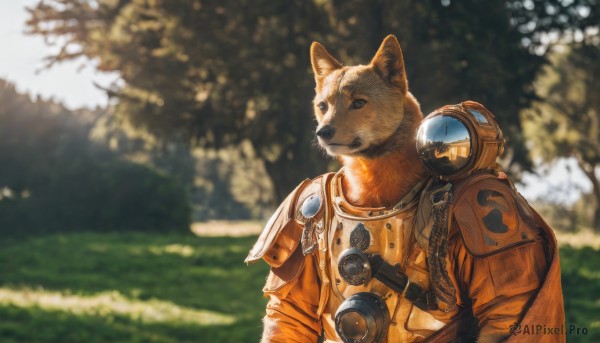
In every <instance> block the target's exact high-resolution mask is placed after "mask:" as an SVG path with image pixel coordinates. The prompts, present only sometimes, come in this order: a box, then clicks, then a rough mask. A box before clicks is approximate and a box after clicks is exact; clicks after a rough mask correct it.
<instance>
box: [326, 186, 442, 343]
mask: <svg viewBox="0 0 600 343" xmlns="http://www.w3.org/2000/svg"><path fill="white" fill-rule="evenodd" d="M335 180H336V178H335V177H334V179H333V180H332V185H331V186H332V190H331V193H330V194H331V195H332V198H333V199H331V200H332V202H333V203H334V204H333V209H334V210H333V211H332V212H333V215H332V216H331V217H330V223H329V225H326V226H327V227H328V230H325V232H323V235H327V237H323V238H324V239H323V241H326V242H327V243H328V244H327V247H326V250H327V251H328V254H326V255H321V257H320V259H323V258H325V260H324V261H323V260H321V261H319V262H320V264H324V265H326V266H327V268H324V269H323V270H322V272H323V273H325V274H326V275H323V278H324V279H327V280H328V281H329V294H328V300H327V304H326V306H325V308H324V311H323V319H324V320H323V327H324V330H325V335H326V337H327V338H328V340H329V341H330V342H337V341H339V338H338V337H337V334H336V332H335V324H334V316H335V313H336V311H337V309H338V308H339V307H340V305H341V304H342V302H343V301H344V300H345V299H347V298H349V297H350V296H352V295H354V294H356V293H359V292H371V293H374V294H376V295H378V296H379V297H381V298H382V299H383V300H384V301H385V303H386V305H387V308H388V310H389V312H390V318H391V324H390V326H389V330H388V333H387V341H388V342H400V341H402V342H418V341H421V340H424V339H425V338H426V337H429V336H431V335H432V334H433V333H435V332H436V331H438V330H440V329H441V328H443V327H444V326H445V325H446V324H445V323H447V322H449V320H450V318H452V316H453V315H454V314H452V313H444V312H441V311H423V310H420V309H419V308H417V307H416V306H413V304H412V303H411V302H410V301H408V300H407V299H406V298H404V297H403V296H402V295H400V294H398V293H396V292H395V291H393V290H391V289H390V288H389V287H387V286H386V285H385V284H383V283H382V282H380V281H379V280H377V279H374V278H371V277H370V274H368V266H367V274H368V275H367V276H366V277H365V276H364V275H361V273H363V274H364V268H362V267H364V266H361V265H359V266H357V268H353V267H351V268H342V273H340V268H339V265H338V264H339V262H340V257H342V256H345V253H347V252H348V251H349V250H350V249H354V251H356V249H358V250H360V251H362V252H363V253H364V254H365V255H367V256H371V255H373V254H378V255H380V256H381V258H382V259H383V260H384V261H385V262H387V263H388V264H389V265H391V266H393V267H394V268H396V269H397V270H398V271H400V272H403V273H405V274H406V275H407V276H408V277H409V279H410V282H411V283H416V284H418V285H419V286H421V287H422V288H424V289H428V287H429V275H428V272H427V260H426V254H425V252H424V251H423V250H422V249H421V248H420V247H419V246H418V245H417V244H416V242H415V240H414V238H413V223H414V219H415V214H416V209H417V201H416V200H415V201H411V202H410V203H408V204H407V205H404V206H402V207H401V208H395V209H374V208H357V207H353V206H351V205H350V204H348V202H347V201H346V200H345V199H344V197H343V195H342V194H341V193H340V192H339V191H338V189H340V188H338V187H339V184H336V182H335ZM323 248H325V247H323ZM352 273H356V274H357V275H355V276H356V277H355V278H353V275H351V274H352ZM347 274H350V275H347ZM348 281H350V282H348Z"/></svg>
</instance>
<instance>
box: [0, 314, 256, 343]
mask: <svg viewBox="0 0 600 343" xmlns="http://www.w3.org/2000/svg"><path fill="white" fill-rule="evenodd" d="M0 317H1V318H2V322H1V323H0V338H1V340H2V342H3V343H23V342H28V343H37V342H39V343H42V342H44V343H46V342H61V343H81V342H86V343H94V342H153V343H180V342H231V343H238V342H258V340H259V338H258V333H257V329H258V328H257V327H256V325H254V324H255V321H254V320H244V321H241V322H237V323H235V324H232V325H223V326H221V325H213V326H195V325H185V324H169V325H166V324H146V323H141V322H137V321H133V320H131V319H129V318H125V317H119V316H115V317H110V318H105V317H96V316H87V315H74V314H69V313H65V312H60V311H43V310H41V309H39V308H35V307H34V308H28V309H23V308H17V307H12V306H8V307H0Z"/></svg>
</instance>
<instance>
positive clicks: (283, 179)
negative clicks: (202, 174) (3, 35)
mask: <svg viewBox="0 0 600 343" xmlns="http://www.w3.org/2000/svg"><path fill="white" fill-rule="evenodd" d="M593 6H595V1H592V0H574V1H558V0H548V1H534V0H526V1H500V0H493V1H475V0H466V1H450V0H442V1H440V0H426V1H417V0H403V1H391V0H378V1H362V0H350V1H339V0H319V1H316V0H315V1H302V0H293V1H267V0H253V1H250V0H242V1H233V0H224V1H218V2H216V1H201V0H185V1H167V0H52V1H42V2H40V3H39V4H38V5H36V6H33V7H32V8H30V9H29V11H30V19H29V21H28V29H29V32H30V33H31V34H37V35H41V36H44V37H45V38H47V39H49V40H51V41H55V42H56V43H58V44H59V46H60V47H61V49H60V51H59V52H58V53H57V54H55V55H53V56H49V57H48V63H49V65H52V64H53V63H58V62H62V61H66V60H72V59H76V58H79V57H82V56H83V57H85V58H88V59H91V60H95V61H97V68H98V69H99V70H103V71H118V72H119V73H120V76H121V81H122V82H117V83H115V84H113V85H111V86H109V87H106V90H107V92H108V93H109V94H110V95H111V96H114V97H116V98H117V99H118V101H117V105H116V111H117V113H118V114H119V115H120V116H122V117H123V118H127V120H129V121H131V122H132V123H133V124H134V125H135V126H136V127H139V128H141V129H144V130H146V131H148V132H149V133H151V134H152V135H155V136H156V137H159V138H160V139H164V140H178V141H183V142H185V143H186V144H194V145H198V146H203V147H210V148H220V147H225V146H232V145H237V144H240V143H241V142H244V141H250V142H251V144H252V146H253V149H254V151H255V152H256V155H257V156H258V158H260V159H261V160H263V161H264V163H265V167H266V170H267V172H268V174H269V176H270V177H271V179H272V181H273V183H274V186H275V187H274V189H275V191H276V198H277V199H278V200H281V199H282V198H283V197H284V196H285V195H286V194H287V192H288V191H289V190H290V189H291V188H292V187H294V186H295V185H296V184H297V183H298V182H299V181H300V180H301V179H303V178H306V177H309V176H314V175H315V174H317V173H320V172H322V171H324V170H325V169H326V168H327V163H326V162H325V161H324V157H323V154H322V153H321V152H319V151H318V150H317V149H314V148H313V147H312V146H313V144H312V142H313V140H314V135H313V131H314V128H315V121H314V119H313V115H312V113H311V112H312V109H311V108H312V106H311V100H312V97H313V87H314V85H313V77H312V76H311V74H310V67H309V58H308V50H309V45H310V43H311V42H312V41H313V40H317V41H320V42H321V43H323V44H325V45H326V46H327V47H328V48H329V49H330V51H331V52H333V53H334V55H336V56H338V57H339V58H340V60H341V61H343V62H344V63H347V64H353V63H366V62H367V61H368V59H369V58H370V57H371V55H372V54H373V53H374V52H375V50H376V48H377V46H378V44H379V43H380V42H381V39H382V38H383V37H385V36H386V35H387V34H390V33H392V34H395V35H397V37H398V38H399V40H400V42H401V44H402V46H403V49H404V55H405V59H406V65H407V73H408V77H409V84H410V88H411V90H412V92H413V93H414V94H415V95H416V97H417V99H418V100H419V101H420V102H421V104H422V107H423V110H424V112H425V114H426V113H427V112H429V111H431V110H433V109H435V108H436V107H439V106H441V105H444V104H448V103H458V102H460V101H463V100H466V99H472V100H476V101H479V102H481V103H483V104H485V105H486V106H487V107H488V108H489V109H490V110H491V111H492V112H493V113H495V114H496V115H497V116H498V118H499V121H500V122H501V124H502V125H503V127H504V128H505V131H506V133H507V134H506V135H507V136H508V137H509V147H510V149H509V150H510V151H512V154H511V157H512V158H510V162H511V163H512V165H513V166H515V169H529V168H530V167H531V163H530V160H529V157H528V154H527V150H526V146H525V144H524V138H523V136H522V133H521V131H522V130H521V127H520V121H519V118H518V113H519V111H520V110H521V109H523V108H527V107H528V106H530V104H531V102H532V101H533V100H535V99H536V93H535V89H534V88H533V81H534V79H535V77H536V75H537V73H538V72H539V70H540V69H541V68H542V66H544V65H545V64H546V63H547V60H546V58H545V56H544V42H543V38H544V35H545V34H546V35H547V34H549V33H552V32H564V31H565V30H567V29H572V28H575V27H580V26H585V25H588V24H589V23H596V22H597V21H596V22H593V19H594V18H595V19H597V18H598V11H597V10H596V9H595V7H593ZM592 7H593V9H591V8H592ZM586 8H587V10H585V9H586ZM590 20H592V21H591V22H590ZM589 25H591V24H589Z"/></svg>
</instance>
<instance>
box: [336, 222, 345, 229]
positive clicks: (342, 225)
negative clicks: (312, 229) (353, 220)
mask: <svg viewBox="0 0 600 343" xmlns="http://www.w3.org/2000/svg"><path fill="white" fill-rule="evenodd" d="M343 228H344V224H342V222H339V223H338V224H337V226H336V227H335V229H336V230H341V229H343Z"/></svg>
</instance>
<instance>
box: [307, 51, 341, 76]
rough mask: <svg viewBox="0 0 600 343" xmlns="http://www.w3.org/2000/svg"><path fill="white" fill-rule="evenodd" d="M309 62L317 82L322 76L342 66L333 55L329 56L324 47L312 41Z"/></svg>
mask: <svg viewBox="0 0 600 343" xmlns="http://www.w3.org/2000/svg"><path fill="white" fill-rule="evenodd" d="M310 62H311V63H312V68H313V72H314V73H315V80H316V81H317V83H319V82H320V81H321V80H322V79H323V78H325V77H326V76H327V75H329V74H330V73H331V72H332V71H334V70H336V69H339V68H341V67H342V64H341V63H340V62H338V61H337V60H336V59H335V58H333V56H331V55H330V54H329V53H328V52H327V50H325V48H324V47H323V46H322V45H321V44H319V43H317V42H313V43H312V45H311V46H310Z"/></svg>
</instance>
